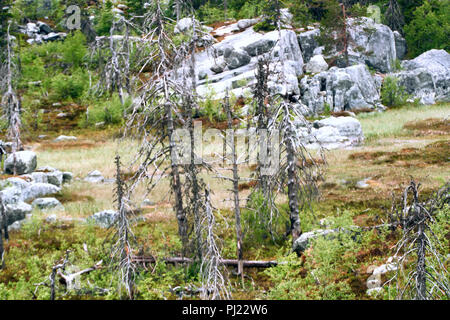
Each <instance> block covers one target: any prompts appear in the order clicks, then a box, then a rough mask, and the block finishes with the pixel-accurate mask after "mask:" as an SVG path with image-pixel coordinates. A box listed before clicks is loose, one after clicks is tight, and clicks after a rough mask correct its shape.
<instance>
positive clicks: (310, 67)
mask: <svg viewBox="0 0 450 320" xmlns="http://www.w3.org/2000/svg"><path fill="white" fill-rule="evenodd" d="M327 70H328V63H327V62H326V61H325V59H324V58H323V56H322V55H315V56H314V57H312V58H311V60H310V61H309V62H308V63H307V64H306V72H307V73H319V72H322V71H327Z"/></svg>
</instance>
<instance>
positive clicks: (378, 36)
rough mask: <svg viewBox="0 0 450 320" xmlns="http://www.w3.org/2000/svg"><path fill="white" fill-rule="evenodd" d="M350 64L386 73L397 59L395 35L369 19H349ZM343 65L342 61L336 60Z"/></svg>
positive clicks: (391, 69)
mask: <svg viewBox="0 0 450 320" xmlns="http://www.w3.org/2000/svg"><path fill="white" fill-rule="evenodd" d="M348 32H349V36H350V41H349V60H350V64H353V63H364V64H366V65H368V66H370V67H372V68H374V69H375V70H377V71H380V72H383V73H388V72H392V71H393V69H394V62H395V60H396V59H397V51H396V42H395V35H394V32H392V30H391V29H390V28H389V27H388V26H386V25H384V24H378V23H375V22H374V21H373V20H372V19H370V18H366V17H363V18H360V19H349V27H348ZM339 63H341V64H343V61H342V59H338V66H339Z"/></svg>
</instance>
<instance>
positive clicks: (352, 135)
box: [297, 117, 364, 150]
mask: <svg viewBox="0 0 450 320" xmlns="http://www.w3.org/2000/svg"><path fill="white" fill-rule="evenodd" d="M297 128H298V131H297V134H298V135H299V137H300V138H301V140H302V141H303V144H304V145H305V147H306V148H309V149H318V148H320V147H322V148H325V149H328V150H331V149H342V148H349V147H354V146H357V145H360V144H361V143H362V142H363V141H364V134H363V131H362V127H361V123H360V122H359V121H358V120H357V119H356V118H353V117H329V118H325V119H322V120H318V121H314V123H313V124H312V126H308V125H305V123H304V122H302V121H299V122H297Z"/></svg>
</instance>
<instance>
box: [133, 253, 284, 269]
mask: <svg viewBox="0 0 450 320" xmlns="http://www.w3.org/2000/svg"><path fill="white" fill-rule="evenodd" d="M132 260H133V262H135V263H144V264H145V263H155V262H156V261H157V260H158V259H156V258H155V257H152V256H133V257H132ZM159 260H161V261H164V262H166V263H170V264H179V263H180V264H183V263H188V264H189V263H193V260H192V259H190V258H183V257H169V258H160V259H159ZM220 263H222V264H223V265H225V266H228V267H237V266H238V260H237V259H221V260H220ZM243 263H244V268H271V267H276V266H277V265H278V264H280V263H278V262H277V261H262V260H244V261H243Z"/></svg>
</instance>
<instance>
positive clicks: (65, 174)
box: [62, 171, 73, 183]
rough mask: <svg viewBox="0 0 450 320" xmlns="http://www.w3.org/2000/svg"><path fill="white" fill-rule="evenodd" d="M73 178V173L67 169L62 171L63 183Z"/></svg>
mask: <svg viewBox="0 0 450 320" xmlns="http://www.w3.org/2000/svg"><path fill="white" fill-rule="evenodd" d="M72 179H73V173H72V172H69V171H65V172H63V181H62V182H63V183H70V182H71V181H72Z"/></svg>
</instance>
